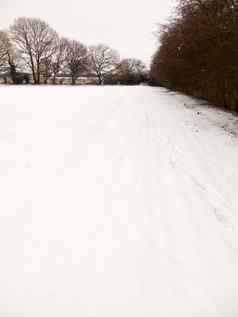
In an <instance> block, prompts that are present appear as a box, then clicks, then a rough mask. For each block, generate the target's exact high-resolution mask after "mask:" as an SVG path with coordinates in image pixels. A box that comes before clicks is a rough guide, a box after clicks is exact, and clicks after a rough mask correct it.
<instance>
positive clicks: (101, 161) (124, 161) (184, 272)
mask: <svg viewBox="0 0 238 317" xmlns="http://www.w3.org/2000/svg"><path fill="white" fill-rule="evenodd" d="M0 94H1V99H0V193H1V197H0V315H1V316H8V317H27V316H29V317H56V316H57V317H65V316H69V317H76V316H77V317H79V316H84V317H85V316H88V317H155V316H156V317H177V316H178V317H185V316H186V317H187V316H188V317H191V316H193V317H213V316H215V317H218V316H219V317H223V316H224V317H228V316H229V317H231V316H232V317H233V316H234V317H236V316H237V315H238V197H237V188H238V138H237V137H236V133H237V132H238V119H237V117H235V116H233V115H232V114H230V113H225V112H223V111H222V110H218V109H212V108H209V107H207V106H202V105H200V104H201V102H199V101H195V100H193V99H191V98H188V97H185V96H182V95H179V94H176V93H171V92H168V91H167V90H165V89H160V88H149V87H128V88H126V87H105V88H101V87H99V88H97V87H75V88H72V87H64V88H62V87H55V88H54V87H40V88H39V87H38V88H35V87H4V86H2V87H0Z"/></svg>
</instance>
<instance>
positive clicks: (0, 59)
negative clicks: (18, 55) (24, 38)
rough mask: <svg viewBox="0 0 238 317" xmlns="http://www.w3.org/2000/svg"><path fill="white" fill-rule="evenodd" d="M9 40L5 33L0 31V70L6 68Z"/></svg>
mask: <svg viewBox="0 0 238 317" xmlns="http://www.w3.org/2000/svg"><path fill="white" fill-rule="evenodd" d="M8 51H9V40H8V37H7V34H6V32H4V31H0V68H1V67H3V66H6V64H7V60H8Z"/></svg>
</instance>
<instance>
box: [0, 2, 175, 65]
mask: <svg viewBox="0 0 238 317" xmlns="http://www.w3.org/2000/svg"><path fill="white" fill-rule="evenodd" d="M174 4H175V0H147V1H146V0H120V1H113V0H67V1H66V0H0V28H7V27H8V26H9V24H11V23H12V22H13V21H14V19H15V18H16V17H19V16H29V17H30V16H31V17H32V16H33V17H40V18H42V19H44V20H46V21H47V22H48V23H49V24H51V26H52V27H54V28H55V29H56V31H58V33H59V34H61V35H63V36H67V37H69V38H74V39H78V40H80V41H81V42H83V43H84V44H86V45H91V44H97V43H104V44H108V45H110V46H112V47H113V48H115V49H117V50H118V51H119V53H120V54H121V55H122V56H123V57H136V58H140V59H142V60H143V61H144V62H146V63H149V61H150V58H151V56H152V54H153V53H154V50H155V47H156V38H155V36H154V35H153V32H154V31H155V30H156V24H157V23H162V22H164V21H165V20H166V19H167V18H168V17H169V15H170V12H171V9H172V7H173V6H174Z"/></svg>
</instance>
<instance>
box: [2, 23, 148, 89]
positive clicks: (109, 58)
mask: <svg viewBox="0 0 238 317" xmlns="http://www.w3.org/2000/svg"><path fill="white" fill-rule="evenodd" d="M79 77H84V78H89V79H91V83H95V82H97V83H98V84H100V85H102V84H128V85H130V84H131V85H134V84H139V83H141V82H144V81H146V80H147V78H148V75H147V70H146V67H145V65H144V64H143V63H142V62H141V61H140V60H138V59H131V58H128V59H120V57H119V54H118V53H117V51H115V50H114V49H112V48H110V47H108V46H106V45H102V44H99V45H95V46H91V47H86V46H85V45H84V44H82V43H81V42H79V41H76V40H70V39H67V38H62V37H60V36H59V35H58V34H57V32H56V31H55V30H53V29H52V28H51V27H50V26H49V24H47V23H46V22H45V21H43V20H41V19H38V18H25V17H22V18H18V19H16V20H15V22H14V24H13V25H12V26H10V28H9V29H8V30H7V31H0V79H2V81H3V82H5V83H8V82H9V79H10V82H11V83H13V84H20V83H34V84H37V85H38V84H47V83H51V84H56V83H64V82H63V80H62V78H66V79H68V78H70V81H71V84H73V85H74V84H76V83H77V82H78V81H77V80H78V78H79ZM67 82H68V81H67ZM88 82H89V83H90V80H89V81H88Z"/></svg>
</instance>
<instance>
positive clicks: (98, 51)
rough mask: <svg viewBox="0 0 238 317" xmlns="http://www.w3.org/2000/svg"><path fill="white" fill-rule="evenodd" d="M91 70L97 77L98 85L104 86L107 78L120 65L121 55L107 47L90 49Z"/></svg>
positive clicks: (100, 46)
mask: <svg viewBox="0 0 238 317" xmlns="http://www.w3.org/2000/svg"><path fill="white" fill-rule="evenodd" d="M89 60H90V70H91V72H92V73H93V74H94V75H96V76H97V78H98V84H99V85H102V84H103V83H104V79H105V77H106V76H108V75H110V74H111V73H112V72H114V71H115V69H116V68H117V67H118V65H119V60H120V59H119V54H118V53H117V52H116V51H115V50H113V49H111V48H110V47H108V46H106V45H102V44H100V45H96V46H91V47H90V48H89Z"/></svg>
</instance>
